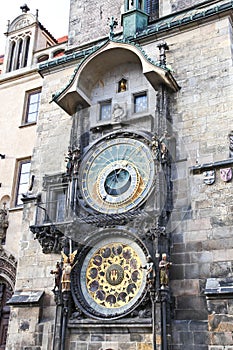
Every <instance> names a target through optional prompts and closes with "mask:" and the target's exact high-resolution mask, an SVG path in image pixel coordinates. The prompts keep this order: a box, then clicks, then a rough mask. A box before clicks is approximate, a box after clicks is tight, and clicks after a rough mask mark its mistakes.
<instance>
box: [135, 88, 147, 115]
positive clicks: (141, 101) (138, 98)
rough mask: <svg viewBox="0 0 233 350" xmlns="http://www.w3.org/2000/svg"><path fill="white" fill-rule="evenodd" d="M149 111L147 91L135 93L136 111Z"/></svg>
mask: <svg viewBox="0 0 233 350" xmlns="http://www.w3.org/2000/svg"><path fill="white" fill-rule="evenodd" d="M145 111H147V93H146V92H143V93H141V94H136V95H134V113H140V112H145Z"/></svg>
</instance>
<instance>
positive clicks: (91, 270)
mask: <svg viewBox="0 0 233 350" xmlns="http://www.w3.org/2000/svg"><path fill="white" fill-rule="evenodd" d="M145 264H146V256H145V252H144V249H143V248H142V247H141V246H140V245H139V244H138V243H137V242H135V241H133V240H132V239H130V238H125V237H124V238H122V237H120V236H118V237H114V236H110V237H109V238H105V239H103V240H102V241H100V242H98V243H97V244H94V246H93V247H90V249H89V251H88V252H87V254H86V256H85V257H84V259H82V258H81V259H80V260H79V264H78V265H75V267H74V271H73V272H72V278H73V279H72V282H73V285H74V289H73V293H74V298H75V302H77V303H78V305H80V307H81V309H83V311H84V312H86V313H87V314H88V315H90V316H93V317H96V318H110V319H112V318H118V317H121V316H123V315H124V314H127V313H129V312H131V311H132V310H133V309H134V308H135V307H136V306H137V305H139V304H140V302H141V300H142V299H143V298H144V296H145V293H146V271H145V269H143V268H142V266H144V265H145Z"/></svg>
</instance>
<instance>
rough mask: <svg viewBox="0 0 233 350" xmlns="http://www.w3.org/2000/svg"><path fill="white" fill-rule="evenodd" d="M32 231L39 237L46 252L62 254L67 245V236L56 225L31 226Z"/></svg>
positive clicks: (36, 237)
mask: <svg viewBox="0 0 233 350" xmlns="http://www.w3.org/2000/svg"><path fill="white" fill-rule="evenodd" d="M30 230H31V232H32V233H33V234H34V235H35V237H34V239H38V241H39V243H40V245H41V247H42V251H43V253H44V254H49V253H57V254H60V252H61V250H62V248H63V247H64V245H65V236H64V234H63V233H62V232H61V231H59V230H58V229H57V228H56V227H55V226H54V225H41V226H36V225H33V226H30Z"/></svg>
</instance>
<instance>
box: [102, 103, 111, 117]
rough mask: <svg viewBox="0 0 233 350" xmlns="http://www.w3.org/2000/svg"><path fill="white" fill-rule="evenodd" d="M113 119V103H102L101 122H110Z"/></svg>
mask: <svg viewBox="0 0 233 350" xmlns="http://www.w3.org/2000/svg"><path fill="white" fill-rule="evenodd" d="M111 117H112V105H111V101H104V102H101V103H100V120H110V119H111Z"/></svg>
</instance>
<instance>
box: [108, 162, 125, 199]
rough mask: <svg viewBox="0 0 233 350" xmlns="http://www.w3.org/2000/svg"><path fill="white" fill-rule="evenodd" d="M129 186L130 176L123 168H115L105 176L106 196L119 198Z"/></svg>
mask: <svg viewBox="0 0 233 350" xmlns="http://www.w3.org/2000/svg"><path fill="white" fill-rule="evenodd" d="M130 184H131V175H130V173H129V172H128V170H126V169H124V168H116V169H114V170H113V171H111V172H110V174H108V175H107V176H106V179H105V183H104V188H105V191H106V193H107V194H108V195H111V196H119V195H121V194H123V193H124V192H126V191H127V190H128V189H129V187H130Z"/></svg>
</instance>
